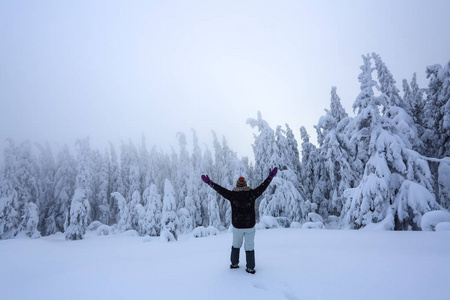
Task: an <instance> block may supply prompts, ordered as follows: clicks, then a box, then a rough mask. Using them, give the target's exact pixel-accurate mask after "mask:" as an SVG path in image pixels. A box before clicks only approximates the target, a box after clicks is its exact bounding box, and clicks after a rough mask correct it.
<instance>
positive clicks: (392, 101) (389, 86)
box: [372, 53, 411, 114]
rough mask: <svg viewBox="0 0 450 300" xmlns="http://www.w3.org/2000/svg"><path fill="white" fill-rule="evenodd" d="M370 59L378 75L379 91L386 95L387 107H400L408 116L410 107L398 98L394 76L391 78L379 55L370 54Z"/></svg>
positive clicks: (398, 93) (398, 91)
mask: <svg viewBox="0 0 450 300" xmlns="http://www.w3.org/2000/svg"><path fill="white" fill-rule="evenodd" d="M372 57H373V59H374V61H375V67H376V69H377V73H378V82H379V83H380V91H381V92H382V93H383V94H384V95H386V101H387V105H388V106H397V107H400V108H402V109H404V110H405V111H406V113H408V114H409V113H410V112H411V107H409V105H408V103H407V102H405V101H403V99H402V97H400V90H399V89H398V88H397V87H396V86H395V83H396V81H395V80H394V76H392V74H391V72H390V71H389V70H388V68H387V67H386V65H385V63H384V62H383V61H382V60H381V57H380V55H378V54H376V53H372ZM383 112H384V111H383Z"/></svg>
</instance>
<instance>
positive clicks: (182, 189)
mask: <svg viewBox="0 0 450 300" xmlns="http://www.w3.org/2000/svg"><path fill="white" fill-rule="evenodd" d="M177 138H178V146H179V147H180V152H179V155H178V160H177V163H178V165H177V168H176V178H175V181H174V184H175V186H174V189H175V192H176V198H175V201H176V205H177V208H182V207H185V199H186V196H187V195H188V180H189V174H190V173H191V172H192V168H191V164H190V158H189V152H188V150H187V140H186V135H185V134H184V133H182V132H178V133H177Z"/></svg>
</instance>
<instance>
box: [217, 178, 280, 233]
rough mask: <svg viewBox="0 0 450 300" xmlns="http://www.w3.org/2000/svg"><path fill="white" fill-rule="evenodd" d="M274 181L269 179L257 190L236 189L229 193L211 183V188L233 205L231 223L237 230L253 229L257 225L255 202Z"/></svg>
mask: <svg viewBox="0 0 450 300" xmlns="http://www.w3.org/2000/svg"><path fill="white" fill-rule="evenodd" d="M271 181H272V179H271V178H270V177H267V179H266V180H265V181H264V182H263V183H262V184H261V185H260V186H258V187H257V188H256V189H254V190H252V189H251V188H247V189H245V188H236V189H234V190H233V191H229V190H227V189H225V188H223V187H221V186H220V185H218V184H216V183H214V182H211V187H212V188H213V189H214V190H216V192H218V193H219V194H220V195H221V196H222V197H224V198H225V199H227V200H229V201H230V203H231V223H232V224H233V226H234V227H235V228H252V227H254V226H255V223H256V216H255V200H256V198H258V197H259V196H261V194H262V193H264V191H265V190H266V189H267V187H268V186H269V184H270V182H271Z"/></svg>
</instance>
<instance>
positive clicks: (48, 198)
mask: <svg viewBox="0 0 450 300" xmlns="http://www.w3.org/2000/svg"><path fill="white" fill-rule="evenodd" d="M37 147H38V149H39V157H38V163H37V164H38V189H39V199H38V201H37V203H38V204H39V207H40V208H41V209H40V216H39V225H38V229H39V231H40V232H41V233H44V232H45V231H46V223H45V220H46V218H47V217H48V213H49V209H50V208H51V207H52V206H54V205H55V198H54V189H55V172H56V164H55V160H54V159H53V154H52V151H51V149H50V146H49V145H48V143H47V144H46V145H45V147H42V146H41V145H39V144H37Z"/></svg>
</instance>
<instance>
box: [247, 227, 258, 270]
mask: <svg viewBox="0 0 450 300" xmlns="http://www.w3.org/2000/svg"><path fill="white" fill-rule="evenodd" d="M255 233H256V229H255V227H253V228H249V229H247V230H246V232H245V244H244V249H245V256H246V260H247V270H250V271H252V272H253V273H254V269H255Z"/></svg>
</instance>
